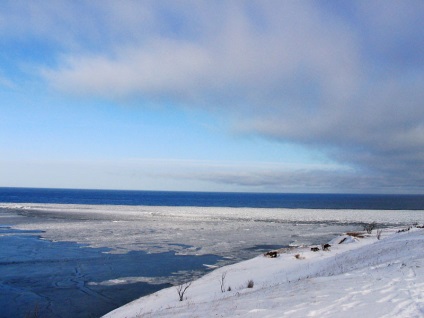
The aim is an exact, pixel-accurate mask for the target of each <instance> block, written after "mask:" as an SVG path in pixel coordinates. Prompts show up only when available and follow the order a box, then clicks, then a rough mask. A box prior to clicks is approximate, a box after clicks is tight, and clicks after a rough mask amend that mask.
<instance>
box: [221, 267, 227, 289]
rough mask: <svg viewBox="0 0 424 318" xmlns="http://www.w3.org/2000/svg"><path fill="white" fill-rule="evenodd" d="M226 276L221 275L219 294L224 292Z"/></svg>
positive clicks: (225, 273) (224, 274)
mask: <svg viewBox="0 0 424 318" xmlns="http://www.w3.org/2000/svg"><path fill="white" fill-rule="evenodd" d="M226 276H227V272H223V273H222V275H221V281H220V283H221V293H223V292H225V277H226Z"/></svg>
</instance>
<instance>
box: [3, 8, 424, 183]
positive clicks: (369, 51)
mask: <svg viewBox="0 0 424 318" xmlns="http://www.w3.org/2000/svg"><path fill="white" fill-rule="evenodd" d="M17 3H18V4H16V5H12V4H9V5H10V6H14V8H15V9H16V10H18V9H19V10H22V12H25V13H26V15H27V16H28V17H30V18H29V19H28V21H27V22H25V23H24V22H23V21H18V22H16V23H17V24H19V25H24V26H26V27H24V28H23V29H22V31H21V32H22V33H21V34H27V33H29V32H33V33H36V34H37V35H38V36H40V37H48V38H50V39H53V40H54V41H56V43H57V45H58V46H59V47H60V48H61V49H60V51H61V54H60V57H59V58H57V60H56V63H55V65H53V66H51V65H49V66H46V67H43V68H42V71H41V73H42V76H43V78H44V79H45V80H46V81H48V82H49V83H50V85H51V86H52V87H54V88H56V89H58V90H60V91H63V92H66V93H69V94H75V95H78V96H81V97H85V96H88V97H93V96H94V97H101V98H106V99H111V100H115V101H119V100H127V99H133V100H137V99H142V100H143V101H150V102H153V103H161V102H169V101H172V102H173V103H174V104H175V105H178V106H180V107H184V108H186V109H189V110H190V109H203V110H204V109H206V110H207V111H211V112H213V113H214V114H215V115H216V116H218V117H221V118H222V120H223V121H226V122H228V124H229V129H232V130H233V131H236V132H238V133H240V134H246V135H256V136H260V137H262V138H269V139H273V140H276V141H278V142H284V143H287V142H289V143H296V144H301V145H304V146H306V147H311V148H316V149H321V150H322V149H325V151H326V152H327V153H328V155H329V156H330V157H331V158H332V159H333V160H335V161H337V162H340V163H344V164H348V165H350V166H351V167H352V169H353V170H354V171H355V173H349V174H348V175H345V174H343V173H342V174H339V175H336V174H335V173H328V172H326V173H324V174H321V173H320V174H316V175H314V176H313V177H311V178H307V179H308V180H309V181H308V182H310V185H311V184H315V185H320V184H322V183H324V184H327V183H328V184H329V185H331V184H332V185H333V188H337V187H339V186H340V185H342V186H343V187H349V185H352V186H353V188H355V186H354V184H356V186H357V187H360V186H361V185H366V187H370V188H372V187H376V188H391V187H395V188H396V187H398V188H408V189H411V190H412V191H417V189H418V191H423V187H424V150H423V149H424V105H423V101H424V90H423V89H422V88H423V87H424V62H423V59H422V56H424V54H423V53H424V20H423V19H422V16H424V3H423V2H422V1H402V2H399V1H373V2H369V1H355V2H354V3H335V2H326V1H302V2H298V1H284V2H281V1H249V2H246V1H214V2H210V1H161V2H160V3H157V1H143V2H138V1H121V2H116V1H91V2H89V3H85V4H81V3H80V4H78V5H77V4H75V2H69V1H55V2H54V4H53V5H51V2H48V4H47V2H41V3H42V4H41V5H40V4H38V5H37V7H35V6H33V5H30V6H29V7H30V8H29V9H28V8H24V7H23V4H22V3H21V2H17ZM19 3H20V4H19ZM76 14H78V15H79V17H80V19H79V20H78V21H77V22H75V19H74V17H75V15H76ZM22 16H25V14H23V15H22V14H21V17H22ZM3 19H10V18H6V17H3ZM59 19H60V20H61V21H62V22H60V23H58V20H59ZM0 21H2V20H0ZM63 21H64V22H63ZM0 25H1V24H0ZM8 25H9V26H10V25H13V20H12V21H10V23H8ZM53 25H60V26H61V27H59V28H52V26H53ZM34 26H36V27H35V29H32V28H33V27H34ZM2 29H3V30H4V27H3V28H2ZM52 30H54V31H52ZM71 30H72V31H71ZM21 36H23V35H21ZM296 175H297V178H298V179H299V178H300V177H301V178H302V179H305V178H306V177H305V176H304V175H302V173H297V174H296ZM315 177H316V178H315ZM197 178H200V179H202V178H204V179H209V180H212V181H214V182H218V183H219V182H222V183H231V182H235V183H240V184H249V183H252V184H253V183H254V184H261V183H262V184H270V183H273V182H276V180H280V181H281V180H282V179H287V182H291V179H290V178H293V179H296V176H291V175H287V174H285V175H284V176H281V175H280V176H278V175H274V176H272V175H271V176H269V175H266V174H262V175H261V176H260V177H255V176H254V175H253V174H252V175H250V176H249V177H246V178H245V177H243V176H241V175H233V174H231V173H228V174H226V175H225V176H220V175H218V174H215V175H213V176H212V175H198V176H197ZM314 180H315V181H314ZM308 182H306V183H308Z"/></svg>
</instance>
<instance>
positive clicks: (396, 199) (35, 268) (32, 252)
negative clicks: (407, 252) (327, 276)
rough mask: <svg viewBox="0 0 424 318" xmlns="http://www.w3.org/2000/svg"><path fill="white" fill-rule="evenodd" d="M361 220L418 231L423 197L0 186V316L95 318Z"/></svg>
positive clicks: (323, 238)
mask: <svg viewBox="0 0 424 318" xmlns="http://www.w3.org/2000/svg"><path fill="white" fill-rule="evenodd" d="M369 223H376V227H377V228H379V229H384V228H387V227H391V226H405V227H406V226H409V225H411V224H423V223H424V196H423V195H378V194H366V195H364V194H285V193H283V194H280V193H216V192H214V193H208V192H166V191H122V190H119V191H118V190H77V189H35V188H0V308H1V310H0V317H64V318H67V317H77V318H79V317H100V316H102V315H104V314H106V313H107V312H109V311H111V310H113V309H115V308H117V307H120V306H122V305H124V304H126V303H128V302H130V301H132V300H134V299H137V298H139V297H142V296H145V295H148V294H151V293H154V292H155V291H158V290H160V289H162V288H166V287H172V286H176V285H178V284H181V283H183V282H186V281H189V280H194V279H196V278H198V277H200V276H202V275H205V274H207V273H208V272H209V271H211V270H213V269H214V268H216V267H220V266H225V265H228V264H232V263H235V262H239V261H243V260H246V259H249V258H252V257H257V256H258V255H261V254H262V253H264V252H266V251H269V250H272V249H277V248H284V247H289V246H291V247H296V246H305V245H306V246H309V245H314V244H322V243H325V242H328V241H329V240H330V239H331V238H333V237H334V236H336V235H339V234H341V233H344V232H346V231H356V230H362V229H363V227H364V225H366V224H369ZM219 288H220V287H219V282H217V291H219ZM175 296H176V298H177V297H178V294H177V292H176V293H175Z"/></svg>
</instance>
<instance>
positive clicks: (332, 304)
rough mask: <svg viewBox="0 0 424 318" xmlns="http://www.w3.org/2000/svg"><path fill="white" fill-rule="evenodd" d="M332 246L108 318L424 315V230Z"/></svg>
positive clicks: (237, 271)
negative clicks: (249, 285)
mask: <svg viewBox="0 0 424 318" xmlns="http://www.w3.org/2000/svg"><path fill="white" fill-rule="evenodd" d="M343 238H346V239H345V240H344V242H343V243H342V244H339V242H340V241H341V240H342V239H343ZM330 244H331V248H330V251H323V250H322V248H321V247H320V250H319V251H318V252H312V251H311V250H310V247H307V248H306V247H305V248H296V249H292V250H284V251H280V253H279V255H278V257H277V258H268V257H264V256H263V255H260V256H258V257H256V258H254V259H251V260H248V261H244V262H241V263H238V264H234V265H230V266H226V267H222V268H219V269H217V270H215V271H213V272H211V273H209V274H208V275H205V276H204V277H202V278H200V279H198V280H196V281H194V282H192V284H191V286H190V287H188V289H187V290H186V292H185V295H184V300H183V301H179V299H178V293H177V289H176V287H173V288H168V289H165V290H161V291H159V292H157V293H155V294H152V295H149V296H146V297H143V298H140V299H138V300H136V301H133V302H131V303H129V304H127V305H125V306H123V307H121V308H118V309H116V310H114V311H112V312H111V313H109V314H107V315H105V316H104V317H111V318H112V317H113V318H118V317H128V318H129V317H285V316H287V317H424V230H423V229H419V228H413V229H411V230H409V231H405V232H401V233H397V229H386V230H385V231H384V232H383V234H382V237H381V240H378V239H377V237H376V235H375V232H373V233H372V234H371V235H365V237H363V238H356V237H352V236H341V237H337V238H335V239H334V240H333V241H332V242H330ZM296 255H297V257H296ZM249 280H253V283H254V286H253V288H247V285H248V281H249ZM221 285H223V288H222V289H223V290H225V291H224V292H222V291H221ZM229 287H230V289H231V290H230V291H228V289H229Z"/></svg>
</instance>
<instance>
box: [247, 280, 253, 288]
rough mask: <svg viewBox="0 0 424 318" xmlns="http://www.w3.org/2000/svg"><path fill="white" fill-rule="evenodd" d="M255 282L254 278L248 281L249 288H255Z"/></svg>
mask: <svg viewBox="0 0 424 318" xmlns="http://www.w3.org/2000/svg"><path fill="white" fill-rule="evenodd" d="M254 284H255V283H254V282H253V280H252V279H249V280H248V281H247V288H253V285H254Z"/></svg>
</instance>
